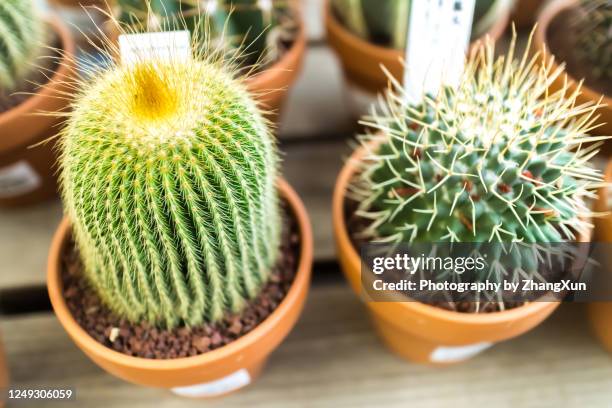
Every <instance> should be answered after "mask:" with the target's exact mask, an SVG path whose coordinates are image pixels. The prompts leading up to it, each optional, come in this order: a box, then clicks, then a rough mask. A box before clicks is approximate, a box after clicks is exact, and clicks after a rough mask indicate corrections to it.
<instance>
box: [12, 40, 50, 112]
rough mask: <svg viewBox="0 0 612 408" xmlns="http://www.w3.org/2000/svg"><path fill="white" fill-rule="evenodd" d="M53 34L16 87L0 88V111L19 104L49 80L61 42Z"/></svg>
mask: <svg viewBox="0 0 612 408" xmlns="http://www.w3.org/2000/svg"><path fill="white" fill-rule="evenodd" d="M50 31H51V30H50ZM53 35H54V36H55V37H54V38H53V39H52V41H50V42H49V44H51V46H50V47H44V48H43V49H42V55H41V56H40V57H38V58H36V59H35V60H34V61H33V62H32V63H33V64H34V65H35V66H34V67H32V69H31V72H30V73H29V75H28V76H27V77H26V78H24V79H23V80H22V81H21V83H20V84H19V85H18V86H17V89H12V90H5V89H1V88H0V113H2V112H6V111H8V110H10V109H12V108H14V107H16V106H18V105H20V104H21V103H23V102H24V101H25V100H27V99H28V98H30V97H31V96H32V95H33V94H35V93H36V92H37V91H38V90H39V89H40V88H41V87H42V86H44V85H46V84H47V82H49V78H51V77H52V76H53V74H54V73H55V71H56V70H57V68H58V65H59V64H58V61H59V58H58V57H59V56H60V53H61V51H58V50H57V49H58V48H59V47H60V45H61V44H59V40H58V38H57V36H56V34H55V33H53Z"/></svg>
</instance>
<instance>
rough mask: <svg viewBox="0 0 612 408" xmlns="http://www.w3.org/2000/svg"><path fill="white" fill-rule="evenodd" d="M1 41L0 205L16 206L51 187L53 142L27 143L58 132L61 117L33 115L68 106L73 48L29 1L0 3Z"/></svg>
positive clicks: (51, 191)
mask: <svg viewBox="0 0 612 408" xmlns="http://www.w3.org/2000/svg"><path fill="white" fill-rule="evenodd" d="M0 42H1V43H2V44H3V46H2V47H0V54H1V55H0V206H16V205H23V204H27V203H31V202H35V201H38V200H40V199H43V198H46V197H47V196H50V195H52V194H54V192H55V191H56V189H55V178H54V175H53V173H54V171H53V169H52V164H53V162H54V156H53V151H52V146H53V143H48V144H44V145H40V146H37V147H36V148H31V147H32V145H35V144H37V143H40V142H41V141H43V140H45V139H47V138H49V137H51V136H53V135H54V134H56V133H57V131H58V124H59V122H60V120H61V118H58V117H54V116H50V115H47V116H42V115H36V114H40V113H42V112H57V111H62V110H63V109H65V108H66V107H67V105H68V100H67V94H66V91H67V90H68V88H67V87H66V84H65V81H66V80H69V79H70V78H71V77H72V75H73V69H72V60H73V56H74V51H75V46H74V41H73V39H72V37H71V35H70V33H69V32H68V30H67V29H66V28H65V27H64V25H63V24H61V22H59V21H58V20H56V19H48V18H43V17H42V16H40V14H39V11H38V10H37V9H36V7H35V6H34V4H33V2H32V1H31V0H7V1H3V2H1V4H0ZM50 47H55V48H57V49H53V48H50ZM35 84H38V85H35Z"/></svg>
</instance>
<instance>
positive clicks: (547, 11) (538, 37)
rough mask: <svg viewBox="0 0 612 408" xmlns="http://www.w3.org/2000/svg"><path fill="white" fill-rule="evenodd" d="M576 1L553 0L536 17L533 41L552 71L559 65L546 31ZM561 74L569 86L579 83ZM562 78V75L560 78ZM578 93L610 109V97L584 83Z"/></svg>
mask: <svg viewBox="0 0 612 408" xmlns="http://www.w3.org/2000/svg"><path fill="white" fill-rule="evenodd" d="M577 3H578V1H577V0H555V1H551V2H549V3H548V4H546V5H545V6H544V8H543V9H542V11H541V12H540V15H539V17H538V23H537V26H536V30H535V35H534V40H535V44H536V46H537V49H536V51H541V53H542V56H543V57H544V60H545V61H547V62H549V63H551V66H552V70H555V69H558V68H559V66H560V65H561V64H559V63H557V60H556V58H555V55H554V54H553V52H552V50H551V48H550V47H549V46H548V29H549V27H550V25H551V23H552V22H553V21H554V20H555V18H557V16H558V15H559V14H560V13H561V12H563V11H566V10H567V9H570V8H572V7H573V6H575V5H577ZM563 74H564V75H565V76H566V77H567V80H568V83H569V85H570V86H573V87H576V86H577V85H578V83H579V82H580V81H578V80H576V78H575V77H574V76H572V75H571V74H570V73H569V72H567V70H566V69H565V67H564V69H563ZM561 77H563V75H562V76H561ZM580 93H581V94H582V95H583V96H584V97H586V98H588V99H590V100H592V101H598V100H599V99H600V98H602V106H601V108H603V109H612V95H607V94H604V93H602V92H598V91H595V90H594V89H593V88H591V87H589V86H588V84H587V83H586V82H583V83H582V86H581V87H580ZM602 125H603V124H602Z"/></svg>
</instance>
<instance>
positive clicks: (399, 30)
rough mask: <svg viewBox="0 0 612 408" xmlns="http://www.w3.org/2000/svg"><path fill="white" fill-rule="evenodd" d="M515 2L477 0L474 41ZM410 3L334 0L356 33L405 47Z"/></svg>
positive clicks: (345, 21)
mask: <svg viewBox="0 0 612 408" xmlns="http://www.w3.org/2000/svg"><path fill="white" fill-rule="evenodd" d="M513 4H514V0H476V9H475V11H474V26H473V29H472V38H478V37H480V36H481V35H483V34H484V33H485V32H487V31H488V30H489V29H490V28H491V26H492V25H493V24H494V23H495V21H496V20H497V19H498V18H500V16H501V15H503V14H504V13H506V12H507V11H508V10H509V9H510V8H511V7H512V5H513ZM410 5H411V1H410V0H333V1H332V6H333V9H334V12H335V13H336V14H337V15H338V16H339V17H340V19H341V20H342V22H343V23H344V24H345V25H346V27H347V28H348V29H349V30H350V31H351V32H353V33H354V34H356V35H358V36H360V37H361V38H363V39H365V40H368V41H370V42H372V43H375V44H380V45H383V46H386V47H391V48H395V49H398V50H403V49H405V48H406V38H407V35H408V22H409V16H410Z"/></svg>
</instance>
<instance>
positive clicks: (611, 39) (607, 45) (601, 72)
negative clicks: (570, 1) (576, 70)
mask: <svg viewBox="0 0 612 408" xmlns="http://www.w3.org/2000/svg"><path fill="white" fill-rule="evenodd" d="M578 11H579V18H578V21H577V24H576V26H577V44H576V51H577V52H578V53H579V54H578V55H579V57H580V58H581V59H582V60H583V61H585V62H586V63H587V64H588V66H589V68H590V69H591V73H592V74H593V76H594V77H595V78H598V79H607V80H612V1H610V0H581V2H580V7H579V10H578Z"/></svg>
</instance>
